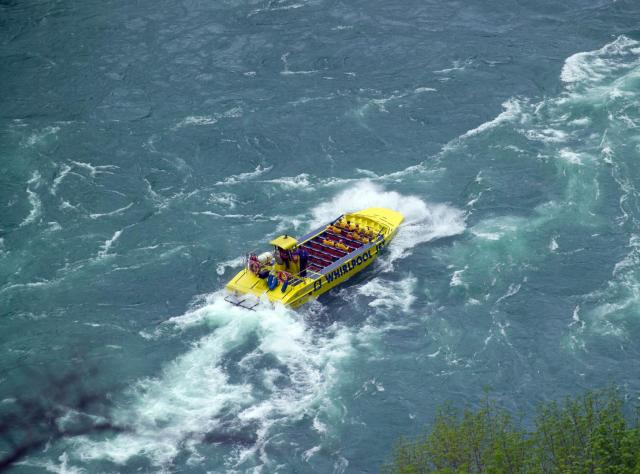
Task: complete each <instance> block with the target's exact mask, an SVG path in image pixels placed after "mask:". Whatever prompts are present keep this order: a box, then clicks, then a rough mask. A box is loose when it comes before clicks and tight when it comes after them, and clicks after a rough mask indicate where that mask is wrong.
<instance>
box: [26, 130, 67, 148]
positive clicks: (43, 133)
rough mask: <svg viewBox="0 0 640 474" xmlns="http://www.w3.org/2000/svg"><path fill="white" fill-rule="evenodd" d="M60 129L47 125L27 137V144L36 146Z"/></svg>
mask: <svg viewBox="0 0 640 474" xmlns="http://www.w3.org/2000/svg"><path fill="white" fill-rule="evenodd" d="M59 131H60V127H55V126H50V127H45V128H43V129H42V130H40V131H39V132H35V133H32V134H31V135H30V136H29V138H27V139H26V141H25V144H26V145H27V146H35V145H38V144H39V143H41V142H42V141H44V140H45V139H47V138H48V137H50V136H52V135H53V136H55V135H57V134H58V132H59Z"/></svg>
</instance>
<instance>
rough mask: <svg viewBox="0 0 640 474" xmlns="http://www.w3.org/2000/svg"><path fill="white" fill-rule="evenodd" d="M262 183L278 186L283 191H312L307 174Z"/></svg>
mask: <svg viewBox="0 0 640 474" xmlns="http://www.w3.org/2000/svg"><path fill="white" fill-rule="evenodd" d="M264 182H265V183H273V184H278V185H280V186H282V187H283V188H285V189H299V190H301V191H313V189H314V188H313V185H312V184H311V181H309V175H308V174H307V173H301V174H299V175H297V176H292V177H286V176H285V177H282V178H275V179H269V180H265V181H264Z"/></svg>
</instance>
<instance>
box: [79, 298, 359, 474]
mask: <svg viewBox="0 0 640 474" xmlns="http://www.w3.org/2000/svg"><path fill="white" fill-rule="evenodd" d="M301 316H304V314H303V315H301V314H300V313H299V312H293V311H292V310H288V309H286V308H284V307H277V308H268V307H260V308H259V310H258V311H246V310H243V309H240V308H236V307H233V306H230V305H229V304H227V303H226V302H225V301H224V300H223V294H222V292H218V293H215V294H212V295H209V296H208V297H206V300H205V303H204V304H202V305H201V306H200V307H198V308H196V309H193V310H191V311H188V312H187V313H185V314H183V315H181V316H178V317H174V318H172V319H170V320H169V321H167V322H166V323H165V324H164V326H166V328H170V329H171V331H172V332H177V333H179V334H182V335H183V336H186V335H188V333H189V331H190V330H193V329H195V328H198V327H202V326H206V327H208V328H210V329H211V333H210V334H207V335H206V336H204V337H201V338H199V339H197V340H195V341H194V342H193V343H192V345H191V348H190V349H189V350H188V351H187V352H186V353H184V354H182V355H181V356H179V357H178V358H177V359H175V360H173V361H172V362H171V363H170V364H168V365H167V366H166V367H165V368H164V370H163V371H162V373H161V374H160V375H159V376H158V377H155V378H150V379H145V380H141V381H139V382H138V383H137V384H136V386H135V387H134V388H133V389H131V391H130V392H129V393H128V398H129V400H128V401H127V402H123V403H122V405H121V406H120V407H119V408H118V409H117V410H116V412H115V413H114V416H115V417H116V419H117V420H118V421H119V422H120V423H121V424H123V425H125V426H130V427H132V430H133V431H132V432H129V433H124V434H119V435H116V436H115V437H113V438H111V439H107V440H104V441H93V440H90V439H82V440H81V441H80V442H78V445H77V447H76V452H75V454H76V455H77V456H78V457H80V458H81V459H83V460H84V461H88V460H109V461H111V462H113V463H116V464H124V463H126V462H127V461H129V460H130V459H132V458H133V457H135V456H145V457H147V458H148V459H149V460H150V461H151V463H152V465H154V466H156V467H167V466H169V465H170V464H171V462H172V461H173V460H174V459H175V458H176V457H177V456H178V455H180V454H181V453H182V452H183V451H184V452H186V453H188V456H189V458H190V461H189V462H193V463H197V462H198V460H199V459H201V457H202V456H204V455H205V454H206V455H214V454H215V455H218V456H221V457H222V458H223V459H224V464H225V466H227V468H229V469H235V468H242V469H247V468H250V467H255V466H261V465H262V466H264V467H266V468H268V469H271V468H275V467H276V466H270V460H269V459H270V457H269V450H270V449H271V448H270V446H269V443H268V441H269V440H270V439H271V437H273V436H276V433H277V432H278V430H279V429H281V428H282V429H284V427H285V426H286V425H289V424H291V423H293V422H295V423H299V424H303V425H308V431H309V433H310V435H309V439H308V440H307V441H308V443H305V442H302V440H299V442H296V443H293V442H291V446H289V447H288V448H287V449H290V450H291V452H292V459H293V458H294V457H295V458H296V459H298V461H299V462H303V463H304V462H306V461H305V459H304V456H303V454H304V452H305V451H307V450H309V449H311V448H312V447H313V446H315V445H317V444H319V443H320V442H321V441H322V440H323V439H324V438H326V437H328V436H331V433H330V432H329V428H328V426H332V425H334V424H335V423H336V422H337V419H335V418H339V417H340V416H341V413H342V408H341V407H340V405H338V404H337V403H336V402H335V400H336V399H337V398H336V396H335V394H334V392H335V390H336V389H337V385H338V381H339V380H340V377H338V376H337V375H336V372H339V371H340V370H341V366H342V365H343V364H344V363H345V360H347V359H349V357H350V356H351V353H352V350H353V347H352V334H351V332H350V331H349V330H348V329H346V328H345V327H342V326H340V325H338V324H334V325H332V326H331V327H328V328H323V330H322V331H320V332H316V331H314V330H312V329H310V328H309V327H308V326H307V324H306V323H305V321H304V317H301ZM166 328H165V329H166ZM165 335H166V331H165ZM307 444H308V446H307ZM230 448H231V449H230ZM278 449H284V447H283V446H279V447H278ZM307 460H308V456H307Z"/></svg>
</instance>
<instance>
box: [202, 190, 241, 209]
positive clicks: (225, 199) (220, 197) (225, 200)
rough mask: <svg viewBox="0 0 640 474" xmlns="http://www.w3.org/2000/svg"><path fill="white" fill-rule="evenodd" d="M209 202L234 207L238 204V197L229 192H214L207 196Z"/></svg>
mask: <svg viewBox="0 0 640 474" xmlns="http://www.w3.org/2000/svg"><path fill="white" fill-rule="evenodd" d="M208 202H209V204H217V205H220V206H224V207H228V208H229V209H234V208H235V207H236V205H237V204H238V198H237V197H236V196H235V194H231V193H215V194H212V195H211V196H209V200H208Z"/></svg>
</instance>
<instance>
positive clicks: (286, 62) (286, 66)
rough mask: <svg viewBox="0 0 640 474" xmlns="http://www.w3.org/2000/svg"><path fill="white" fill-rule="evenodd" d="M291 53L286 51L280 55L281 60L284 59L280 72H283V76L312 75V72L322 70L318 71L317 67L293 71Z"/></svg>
mask: <svg viewBox="0 0 640 474" xmlns="http://www.w3.org/2000/svg"><path fill="white" fill-rule="evenodd" d="M290 54H291V53H290V52H287V53H284V54H283V55H282V56H280V60H281V61H282V64H283V70H282V71H280V74H282V75H283V76H291V75H303V76H306V75H311V74H316V73H318V72H320V71H318V70H317V69H312V70H306V71H305V70H300V71H291V70H290V69H289V55H290Z"/></svg>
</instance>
